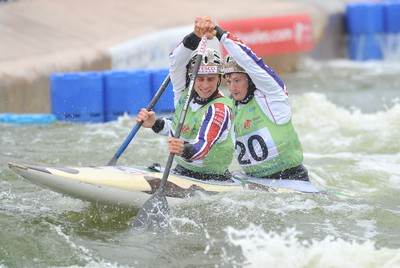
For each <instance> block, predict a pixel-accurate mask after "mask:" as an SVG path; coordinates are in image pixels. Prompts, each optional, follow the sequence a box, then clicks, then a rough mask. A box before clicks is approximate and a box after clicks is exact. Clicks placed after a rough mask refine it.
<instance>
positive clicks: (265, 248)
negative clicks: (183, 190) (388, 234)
mask: <svg viewBox="0 0 400 268" xmlns="http://www.w3.org/2000/svg"><path fill="white" fill-rule="evenodd" d="M225 232H226V234H227V237H228V242H229V243H230V244H232V245H234V246H236V247H238V248H240V251H241V252H242V254H243V260H240V261H238V260H236V261H232V256H230V254H229V253H230V252H229V251H226V253H224V254H226V256H224V260H225V262H227V263H233V264H234V267H257V268H258V267H280V268H284V267H290V268H293V267H342V268H347V267H349V268H358V267H360V268H364V267H387V268H389V267H390V268H392V267H399V266H400V254H398V250H395V249H389V248H380V249H378V248H377V247H376V246H375V245H374V242H373V241H366V242H364V243H358V242H354V241H345V240H343V239H340V238H335V237H333V236H326V237H325V238H324V239H322V240H311V241H306V240H301V239H299V236H300V235H301V233H300V232H298V231H296V230H295V229H293V228H290V229H287V230H286V231H284V232H282V233H276V232H269V231H266V230H264V229H263V228H261V227H259V226H257V225H254V224H250V225H249V226H248V227H247V228H245V229H242V230H239V229H235V228H233V227H227V228H225Z"/></svg>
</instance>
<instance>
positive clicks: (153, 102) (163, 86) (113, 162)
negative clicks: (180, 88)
mask: <svg viewBox="0 0 400 268" xmlns="http://www.w3.org/2000/svg"><path fill="white" fill-rule="evenodd" d="M169 82H170V78H169V75H168V76H167V77H166V78H165V80H164V82H163V83H162V84H161V86H160V88H159V89H158V91H157V93H156V95H155V96H154V97H153V99H152V100H151V102H150V103H149V105H148V106H147V108H146V110H147V111H150V110H152V109H153V107H154V105H156V103H157V101H158V100H159V99H160V97H161V95H162V94H163V93H164V90H165V89H166V88H167V86H168V84H169ZM142 124H143V121H141V122H140V123H136V125H135V127H134V128H133V129H132V130H131V133H129V135H128V137H126V139H125V141H124V142H123V143H122V145H121V146H120V147H119V149H118V151H117V152H116V153H115V154H114V156H113V158H111V160H110V161H109V162H108V163H107V166H115V165H116V164H117V161H118V158H119V157H120V156H121V155H122V153H123V152H124V151H125V149H126V147H128V145H129V143H130V142H131V140H132V139H133V137H135V135H136V133H137V132H138V130H139V128H140V127H141V126H142Z"/></svg>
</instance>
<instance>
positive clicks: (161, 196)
mask: <svg viewBox="0 0 400 268" xmlns="http://www.w3.org/2000/svg"><path fill="white" fill-rule="evenodd" d="M206 45H207V37H206V36H203V38H202V39H201V41H200V44H199V47H198V50H197V55H196V61H195V64H194V67H193V74H192V76H191V79H190V83H189V87H188V94H187V97H186V99H185V103H184V105H183V109H182V113H181V114H180V117H179V122H178V125H177V127H176V130H175V138H179V137H180V134H181V131H182V127H183V123H184V121H185V117H186V113H187V109H188V107H189V102H190V99H191V98H192V95H193V88H194V83H195V81H196V77H197V73H198V72H199V68H200V63H201V59H202V57H203V55H204V51H205V49H206ZM173 160H174V154H173V153H170V154H169V156H168V160H167V164H166V166H165V170H164V174H163V177H162V179H161V182H160V186H159V188H158V189H157V191H156V192H155V193H154V194H153V196H152V197H150V198H149V199H148V200H147V201H146V202H145V203H144V204H143V206H142V208H141V209H140V210H139V212H138V214H137V216H136V218H135V221H134V223H133V226H134V227H135V228H145V227H147V229H154V230H162V229H164V228H165V227H167V225H168V224H167V221H166V217H167V215H168V211H169V207H168V201H167V197H166V195H165V185H166V184H167V180H168V175H169V172H170V169H171V166H172V162H173Z"/></svg>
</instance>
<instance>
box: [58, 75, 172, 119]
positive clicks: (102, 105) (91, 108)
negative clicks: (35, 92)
mask: <svg viewBox="0 0 400 268" xmlns="http://www.w3.org/2000/svg"><path fill="white" fill-rule="evenodd" d="M168 72H169V70H168V69H157V70H132V71H103V72H73V73H55V74H52V75H50V100H51V112H52V114H54V115H55V116H56V117H57V120H60V121H72V122H93V123H99V122H108V121H113V120H116V119H117V118H118V117H119V116H122V115H124V114H125V113H126V114H128V115H136V114H137V113H138V112H139V111H140V109H141V108H143V107H147V106H148V104H149V103H150V101H151V99H152V98H153V96H154V95H155V94H156V92H157V91H158V89H159V88H160V86H161V84H162V83H163V81H164V80H165V78H166V77H167V75H168ZM153 110H154V111H155V112H159V113H168V112H171V111H173V110H174V105H173V92H172V85H171V84H169V85H168V87H167V88H166V89H165V91H164V94H163V95H162V96H161V98H160V99H159V100H158V102H157V104H156V105H155V107H154V109H153Z"/></svg>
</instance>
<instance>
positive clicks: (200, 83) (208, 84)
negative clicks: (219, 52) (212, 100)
mask: <svg viewBox="0 0 400 268" xmlns="http://www.w3.org/2000/svg"><path fill="white" fill-rule="evenodd" d="M219 81H220V77H219V75H218V74H199V75H197V77H196V81H195V83H194V90H195V91H196V92H197V94H198V95H199V97H200V98H202V99H207V98H209V97H210V96H211V95H212V94H213V93H214V92H215V91H216V90H217V88H218V83H219Z"/></svg>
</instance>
